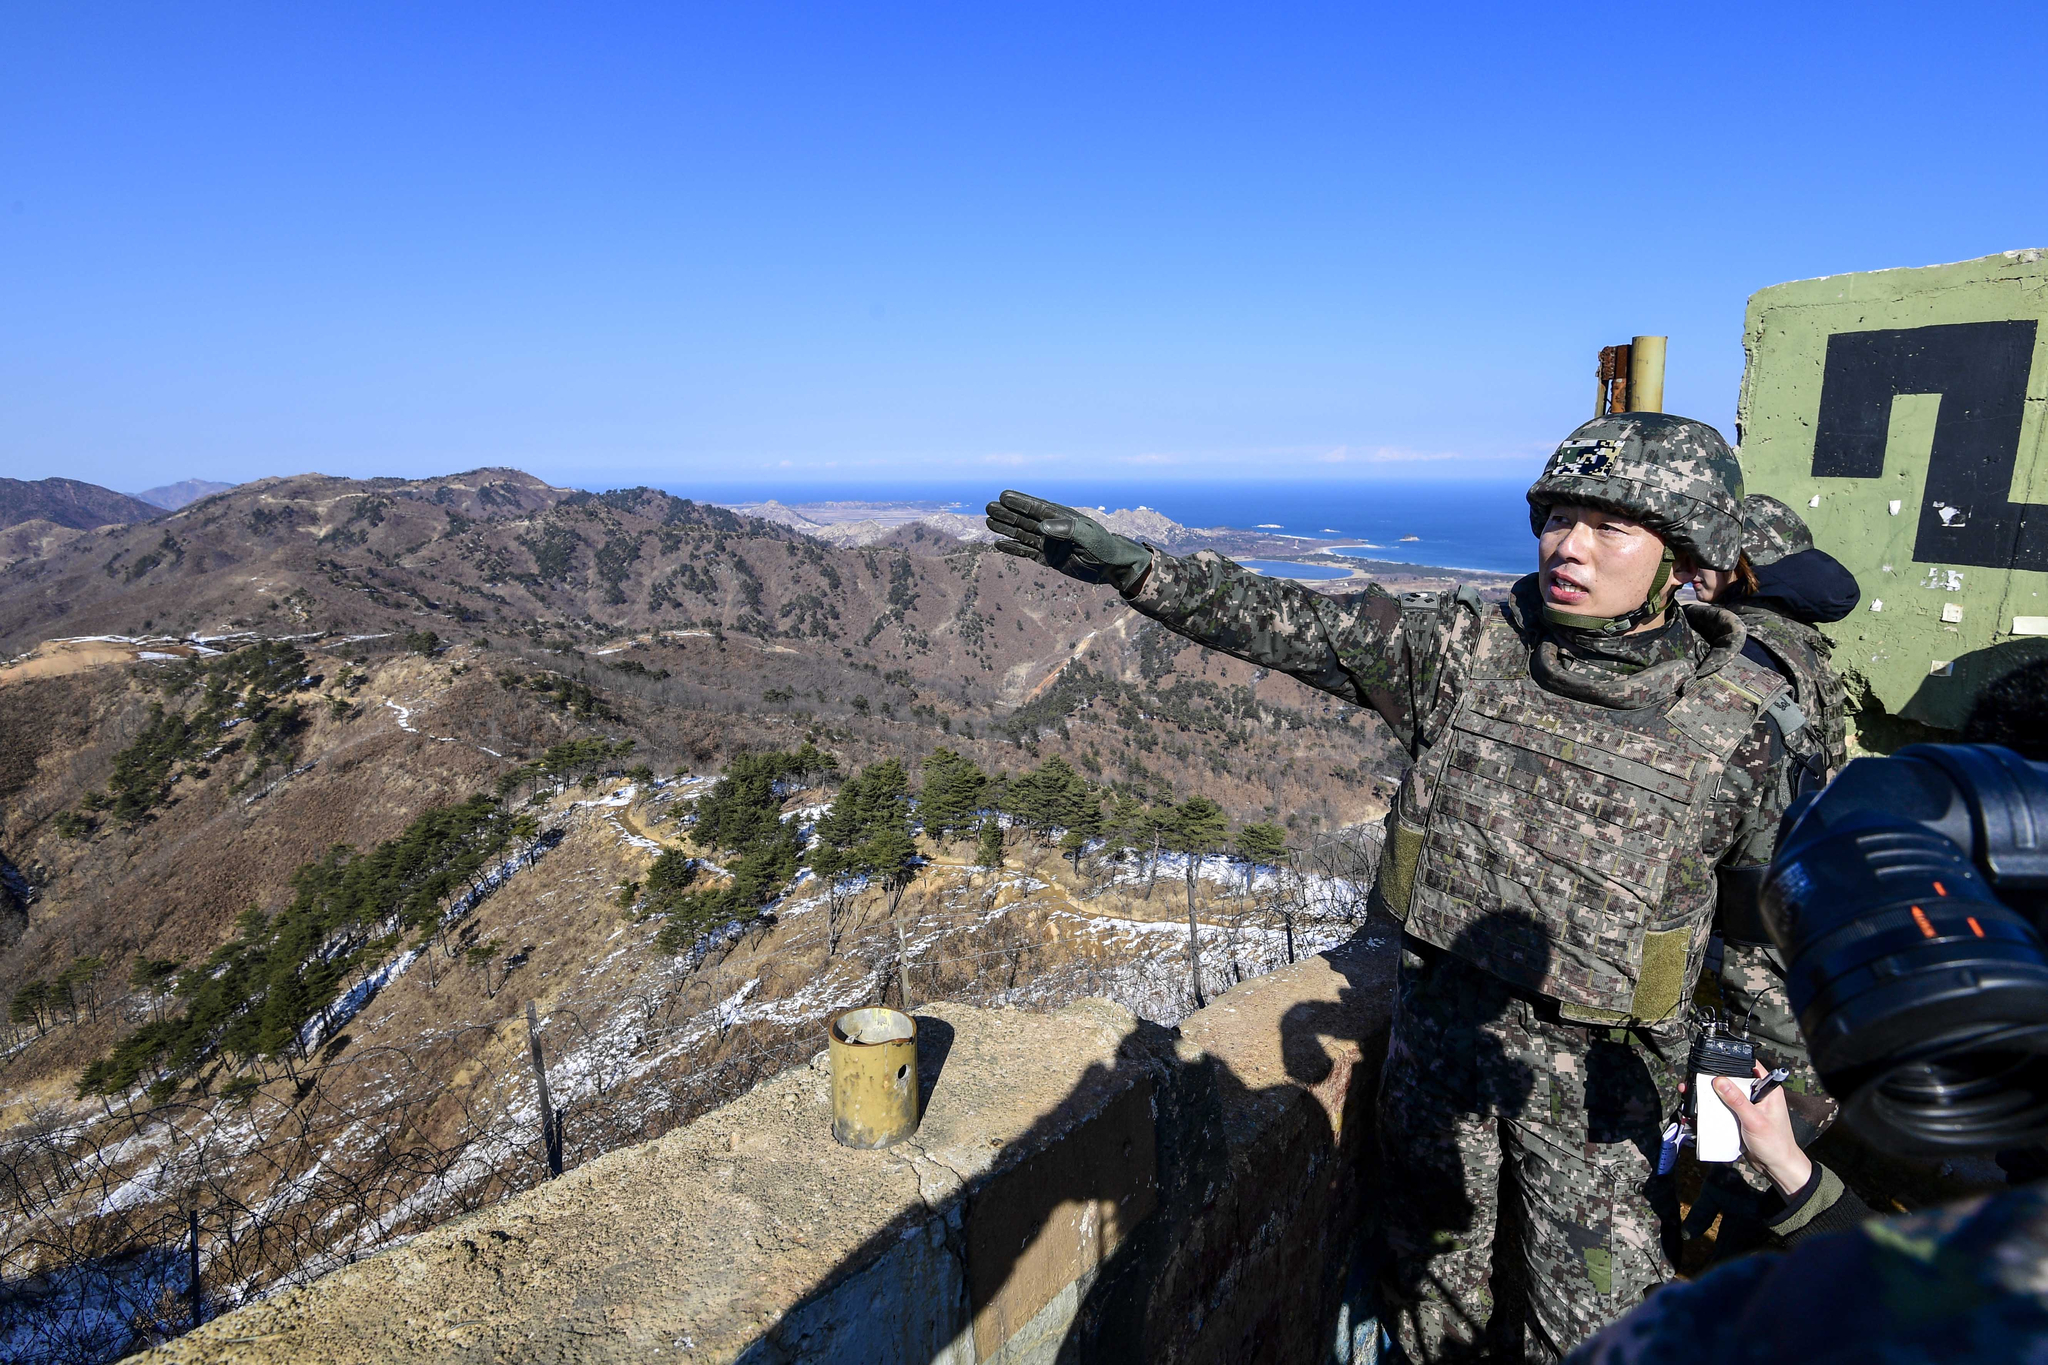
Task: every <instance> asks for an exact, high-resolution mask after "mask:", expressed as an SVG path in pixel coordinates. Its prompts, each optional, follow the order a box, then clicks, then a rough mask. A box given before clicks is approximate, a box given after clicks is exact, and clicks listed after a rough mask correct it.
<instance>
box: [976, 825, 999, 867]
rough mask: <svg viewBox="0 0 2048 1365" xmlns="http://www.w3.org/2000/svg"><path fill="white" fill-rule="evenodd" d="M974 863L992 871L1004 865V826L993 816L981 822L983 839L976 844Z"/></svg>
mask: <svg viewBox="0 0 2048 1365" xmlns="http://www.w3.org/2000/svg"><path fill="white" fill-rule="evenodd" d="M974 861H975V862H976V863H977V864H979V865H980V866H982V867H985V868H988V869H989V870H991V871H995V870H997V869H1000V868H1001V867H1002V865H1003V826H1002V823H1001V822H1000V821H999V820H997V819H996V817H995V816H993V815H990V816H987V817H985V818H984V819H983V820H982V822H981V838H980V839H979V840H978V841H977V843H976V844H975V849H974Z"/></svg>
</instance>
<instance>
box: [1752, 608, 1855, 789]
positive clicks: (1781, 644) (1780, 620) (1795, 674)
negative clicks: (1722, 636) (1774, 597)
mask: <svg viewBox="0 0 2048 1365" xmlns="http://www.w3.org/2000/svg"><path fill="white" fill-rule="evenodd" d="M1733 609H1734V611H1735V614H1736V615H1737V616H1740V617H1741V618H1742V624H1743V627H1744V628H1745V629H1746V630H1748V632H1749V638H1750V639H1752V640H1754V641H1756V642H1757V643H1758V644H1759V645H1762V646H1763V647H1764V649H1765V650H1766V651H1768V652H1769V654H1770V656H1771V658H1772V659H1773V660H1775V661H1776V663H1777V665H1778V669H1779V671H1780V672H1782V673H1783V674H1784V675H1785V676H1786V677H1787V678H1788V679H1789V680H1790V681H1791V683H1792V699H1793V700H1794V701H1795V702H1797V703H1798V704H1799V709H1800V710H1801V711H1803V712H1805V713H1806V725H1805V727H1804V728H1803V731H1802V732H1801V733H1798V734H1795V735H1794V736H1793V737H1792V739H1791V748H1792V750H1793V752H1794V753H1797V754H1801V755H1802V756H1803V755H1805V754H1807V753H1812V754H1813V755H1814V757H1815V758H1816V759H1818V761H1819V765H1820V767H1821V768H1822V770H1823V771H1822V772H1820V773H1818V774H1816V776H1818V777H1819V779H1820V780H1821V781H1822V782H1825V781H1827V780H1828V779H1830V778H1832V777H1834V775H1835V774H1836V773H1838V772H1840V771H1841V770H1842V765H1843V764H1845V763H1847V762H1848V761H1849V693H1848V689H1846V688H1845V687H1843V686H1842V678H1841V675H1840V674H1838V673H1836V672H1835V670H1834V666H1833V664H1831V663H1830V662H1829V658H1828V656H1829V654H1830V652H1831V651H1832V650H1833V649H1834V642H1833V641H1831V640H1829V639H1828V637H1827V636H1825V635H1823V634H1821V633H1820V631H1818V630H1816V629H1815V628H1814V627H1812V626H1810V625H1808V624H1806V623H1805V622H1804V621H1795V620H1794V619H1792V618H1791V617H1789V616H1786V615H1784V614H1783V613H1782V612H1777V611H1773V610H1772V609H1771V608H1770V607H1768V606H1766V605H1764V604H1762V603H1758V602H1750V601H1746V600H1743V599H1740V598H1738V599H1737V600H1736V601H1735V603H1734V604H1733Z"/></svg>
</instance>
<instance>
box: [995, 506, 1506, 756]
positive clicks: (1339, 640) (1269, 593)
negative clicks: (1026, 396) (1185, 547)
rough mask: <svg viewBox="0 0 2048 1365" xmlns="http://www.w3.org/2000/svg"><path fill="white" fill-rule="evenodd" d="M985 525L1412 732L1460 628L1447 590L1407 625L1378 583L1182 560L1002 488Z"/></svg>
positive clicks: (1012, 549)
mask: <svg viewBox="0 0 2048 1365" xmlns="http://www.w3.org/2000/svg"><path fill="white" fill-rule="evenodd" d="M988 525H989V529H990V530H993V531H997V532H1000V533H1001V534H1002V535H1004V536H1006V537H1008V539H1006V540H999V541H997V542H996V548H997V549H999V550H1002V551H1005V552H1006V553H1009V554H1014V555H1019V556H1021V557H1023V558H1027V559H1031V560H1035V561H1036V562H1038V563H1041V564H1048V565H1050V566H1052V567H1053V568H1056V569H1058V570H1059V571H1060V572H1062V573H1064V574H1067V575H1069V576H1070V577H1074V578H1079V579H1081V580H1082V581H1083V582H1089V583H1107V584H1109V585H1111V586H1113V587H1115V588H1116V589H1117V591H1118V592H1119V593H1121V594H1122V595H1123V598H1124V600H1125V601H1126V602H1128V603H1130V605H1131V606H1132V607H1134V608H1136V609H1137V610H1138V611H1141V612H1143V613H1144V614H1145V615H1147V616H1149V617H1151V618H1152V619H1153V620H1155V621H1157V622H1159V623H1160V624H1161V625H1163V626H1165V627H1167V628H1168V629H1169V630H1172V631H1174V632H1176V633H1178V634H1180V635H1184V636H1186V637H1187V638H1188V639H1190V640H1193V641H1194V642H1195V643H1197V644H1200V645H1206V646H1207V647H1209V648H1210V649H1218V650H1221V651H1223V652H1224V653H1226V654H1232V655H1235V656H1236V657H1238V658H1240V659H1244V660H1246V661H1247V662H1250V663H1255V664H1258V665H1260V666H1262V667H1265V668H1271V669H1275V670H1277V671H1279V672H1282V673H1286V674H1288V675H1290V676H1292V677H1295V678H1299V679H1300V680H1301V681H1303V682H1305V683H1307V684H1308V685H1309V686H1310V687H1315V688H1320V689H1321V690H1322V691H1325V692H1328V693H1331V694H1332V695H1334V696H1338V697H1341V698H1343V699H1344V700H1345V701H1348V702H1352V703H1355V704H1357V705H1359V706H1369V707H1371V708H1372V709H1373V710H1375V711H1378V712H1379V713H1380V714H1381V715H1382V716H1384V717H1385V718H1386V720H1387V722H1388V723H1389V724H1390V725H1392V726H1393V728H1394V730H1395V732H1396V733H1397V734H1399V735H1400V736H1401V737H1402V738H1403V740H1404V741H1405V740H1406V739H1407V738H1408V737H1409V735H1410V734H1411V733H1412V731H1413V727H1414V716H1415V714H1416V713H1417V712H1418V711H1420V710H1426V709H1427V706H1428V702H1429V699H1430V697H1431V695H1432V693H1433V688H1434V682H1435V677H1436V673H1437V663H1438V660H1439V659H1440V658H1441V657H1442V655H1443V653H1444V650H1445V649H1446V647H1447V643H1448V641H1449V640H1450V638H1451V636H1452V634H1453V629H1454V622H1455V617H1456V612H1457V603H1456V601H1455V600H1454V598H1453V597H1452V595H1450V594H1444V595H1443V597H1442V598H1441V599H1439V600H1437V601H1432V602H1429V603H1425V604H1418V605H1417V606H1415V607H1413V608H1411V610H1410V611H1409V613H1408V615H1409V618H1410V619H1409V622H1408V625H1407V628H1406V629H1405V630H1404V629H1403V623H1402V615H1403V609H1402V604H1401V602H1400V601H1399V600H1398V599H1396V598H1395V597H1394V596H1393V595H1392V594H1391V593H1389V592H1387V591H1386V589H1384V588H1382V587H1380V586H1379V585H1377V584H1374V585H1372V586H1370V587H1368V588H1367V589H1366V590H1365V591H1364V592H1362V593H1355V594H1352V595H1350V596H1346V597H1326V596H1324V595H1323V594H1321V593H1318V592H1314V591H1311V590H1310V589H1308V588H1305V587H1303V586H1302V585H1301V584H1299V583H1290V582H1288V581H1287V580H1285V579H1276V578H1267V577H1264V576H1262V575H1260V574H1256V573H1253V572H1252V571H1251V570H1249V569H1245V568H1242V567H1240V566H1238V565H1236V564H1233V563H1232V562H1231V561H1229V560H1228V559H1225V558H1224V557H1223V556H1221V555H1218V554H1213V553H1210V552H1209V551H1207V550H1204V551H1200V552H1198V553H1196V554H1193V555H1190V556H1188V557H1187V558H1185V559H1180V558H1176V557H1175V556H1173V555H1169V554H1165V553H1163V552H1162V551H1159V550H1155V549H1151V548H1149V547H1147V546H1144V545H1140V544H1139V543H1138V542H1136V541H1134V540H1129V539H1126V538H1125V537H1123V536H1119V535H1116V534H1114V533H1113V532H1111V531H1109V530H1107V529H1105V528H1104V527H1103V526H1101V525H1100V524H1099V523H1097V522H1095V521H1094V520H1093V519H1091V518H1089V517H1088V516H1086V515H1085V514H1083V513H1081V512H1077V511H1075V510H1074V509H1073V508H1071V507H1065V506H1062V505H1061V504H1059V503H1054V502H1047V501H1045V500H1044V499H1042V498H1034V497H1032V496H1030V495H1029V494H1026V493H1018V492H1014V491H1012V492H1006V493H1004V494H1003V496H1002V498H1001V499H1000V500H999V501H996V502H992V503H990V504H989V505H988ZM1467 614H1468V615H1469V614H1470V613H1467Z"/></svg>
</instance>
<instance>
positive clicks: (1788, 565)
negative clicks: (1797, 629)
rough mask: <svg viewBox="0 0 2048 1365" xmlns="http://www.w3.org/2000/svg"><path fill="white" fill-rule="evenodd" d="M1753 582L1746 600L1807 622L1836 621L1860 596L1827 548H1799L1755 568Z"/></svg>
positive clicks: (1851, 608) (1853, 606)
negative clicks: (1792, 553)
mask: <svg viewBox="0 0 2048 1365" xmlns="http://www.w3.org/2000/svg"><path fill="white" fill-rule="evenodd" d="M1756 585H1757V586H1756V591H1755V592H1754V593H1751V594H1750V595H1749V596H1748V597H1747V598H1746V599H1744V600H1745V601H1748V602H1755V603H1758V604H1759V605H1763V606H1768V607H1770V608H1772V609H1773V610H1775V611H1777V612H1778V613H1779V614H1780V615H1783V616H1789V617H1791V618H1792V619H1793V620H1795V621H1804V622H1806V623H1807V624H1808V625H1820V624H1821V623H1822V622H1825V621H1839V620H1841V619H1842V618H1843V617H1844V616H1847V615H1848V614H1849V613H1850V612H1852V611H1854V610H1856V604H1857V602H1859V601H1861V600H1862V598H1863V590H1862V589H1861V588H1859V587H1857V586H1856V576H1855V575H1854V574H1852V573H1850V572H1849V571H1848V570H1847V569H1845V568H1843V567H1842V562H1841V561H1840V560H1838V559H1836V558H1835V557H1834V556H1833V555H1831V554H1829V553H1828V552H1827V551H1826V550H1801V551H1800V552H1799V553H1798V554H1796V555H1786V556H1785V557H1784V558H1783V559H1781V560H1779V561H1778V562H1777V563H1775V564H1765V565H1762V566H1760V567H1759V568H1758V569H1757V570H1756Z"/></svg>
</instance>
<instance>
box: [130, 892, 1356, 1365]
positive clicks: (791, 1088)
mask: <svg viewBox="0 0 2048 1365" xmlns="http://www.w3.org/2000/svg"><path fill="white" fill-rule="evenodd" d="M1395 939H1396V934H1395V932H1394V931H1393V930H1391V929H1390V928H1380V929H1378V930H1368V931H1366V932H1365V933H1362V934H1360V935H1359V936H1357V937H1356V938H1355V939H1353V940H1352V941H1351V942H1350V943H1349V944H1347V945H1346V946H1345V947H1344V948H1343V949H1340V950H1337V951H1334V952H1332V953H1329V954H1325V955H1323V956H1320V957H1316V958H1311V959H1308V960H1307V961H1304V962H1301V963H1297V964H1295V965H1293V966H1291V967H1287V968H1284V969H1282V970H1280V971H1276V972H1273V973H1271V974H1270V975H1267V976H1263V977H1258V978H1254V979H1252V980H1250V981H1247V982H1244V983H1243V984H1241V985H1239V986H1237V987H1236V988H1234V989H1232V990H1231V991H1229V992H1227V993H1226V994H1224V995H1223V996H1221V997H1219V998H1218V999H1217V1000H1216V1001H1215V1002H1214V1003H1213V1004H1211V1005H1210V1006H1209V1008H1207V1009H1206V1010H1202V1011H1199V1012H1198V1013H1196V1014H1195V1015H1193V1016H1192V1017H1190V1018H1189V1019H1188V1020H1187V1021H1186V1023H1184V1024H1183V1025H1182V1027H1181V1029H1180V1030H1179V1036H1178V1037H1176V1036H1174V1035H1173V1034H1172V1033H1171V1032H1169V1031H1167V1030H1164V1029H1160V1028H1158V1027H1157V1026H1153V1025H1147V1024H1144V1023H1142V1022H1140V1021H1138V1020H1137V1019H1135V1018H1133V1017H1132V1016H1131V1015H1130V1014H1128V1013H1127V1012H1125V1011H1124V1010H1122V1009H1121V1008H1119V1007H1118V1006H1115V1005H1113V1004H1110V1003H1109V1002H1106V1001H1083V1002H1081V1003H1079V1004H1076V1005H1073V1006H1070V1007H1068V1008H1066V1009H1064V1010H1061V1011H1059V1012H1057V1013H1054V1014H1049V1015H1044V1014H1031V1013H1026V1012H1022V1011H1013V1010H980V1009H973V1008H968V1007H965V1006H956V1005H936V1006H932V1007H930V1008H929V1009H927V1010H923V1011H920V1016H921V1018H922V1019H923V1021H924V1022H923V1024H922V1025H921V1028H920V1034H921V1039H920V1042H921V1047H920V1052H919V1071H920V1073H921V1080H922V1082H923V1084H924V1086H925V1088H926V1089H927V1091H928V1099H927V1101H926V1110H925V1114H924V1119H923V1123H922V1125H921V1127H920V1128H919V1130H918V1132H917V1134H916V1136H915V1137H913V1138H911V1139H910V1140H908V1141H906V1142H904V1143H901V1144H899V1145H898V1146H896V1147H894V1148H891V1149H888V1150H885V1151H877V1152H855V1151H850V1150H848V1149H845V1148H842V1147H839V1146H838V1145H837V1144H835V1143H834V1142H833V1141H832V1138H831V1135H830V1132H829V1125H830V1096H829V1076H828V1074H827V1072H826V1069H825V1063H824V1061H823V1058H822V1055H821V1057H820V1058H819V1059H818V1060H816V1061H814V1062H813V1063H812V1064H811V1065H809V1066H806V1067H798V1068H795V1069H792V1070H790V1071H787V1072H784V1073H783V1074H782V1075H780V1076H777V1077H775V1078H773V1079H772V1080H769V1081H767V1082H764V1083H763V1084H762V1085H760V1086H759V1087H757V1088H756V1089H755V1090H753V1091H752V1092H750V1093H749V1094H747V1095H746V1096H744V1097H742V1098H740V1099H739V1100H736V1101H734V1102H733V1103H731V1104H729V1105H726V1106H724V1107H723V1108H721V1109H718V1110H716V1111H714V1112H712V1113H710V1114H707V1115H705V1116H704V1117H703V1118H701V1119H699V1120H698V1121H697V1122H695V1123H692V1124H690V1125H689V1126H688V1127H686V1128H683V1129H680V1130H678V1131H676V1132H674V1133H671V1134H669V1135H668V1136H666V1137H664V1138H661V1139H659V1140H657V1141H655V1142H650V1143H646V1144H643V1145H641V1146H639V1147H634V1148H630V1149H626V1150H622V1151H618V1152H613V1153H610V1154H608V1155H606V1156H604V1157H602V1158H600V1159H598V1160H596V1161H593V1162H591V1163H590V1164H589V1165H587V1166H584V1167H582V1168H580V1169H578V1170H576V1171H573V1172H571V1173H570V1174H569V1175H567V1176H565V1177H564V1178H562V1179H560V1180H557V1181H554V1182H552V1183H550V1184H548V1185H545V1186H543V1187H541V1188H539V1189H535V1190H532V1191H529V1192H527V1193H525V1194H523V1195H520V1196H517V1197H515V1198H513V1199H510V1200H507V1201H505V1202H504V1203H502V1204H500V1205H497V1206H495V1207H493V1208H491V1209H488V1210H485V1211H483V1212H481V1213H478V1214H475V1215H472V1216H469V1217H467V1218H463V1219H459V1220H457V1221H455V1222H453V1223H449V1224H447V1225H444V1226H442V1227H439V1228H436V1229H434V1230H432V1231H430V1232H428V1233H426V1234H423V1235H421V1236H420V1237H417V1238H415V1239H413V1240H412V1241H410V1242H408V1243H407V1244H405V1245H404V1246H401V1247H398V1248H395V1249H393V1250H390V1251H387V1252H384V1253H382V1254H380V1255H377V1256H375V1257H371V1258H369V1259H367V1260H365V1261H362V1262H360V1263H358V1264H356V1265H352V1266H348V1267H344V1268H342V1269H339V1270H336V1271H334V1272H333V1273H331V1274H329V1275H327V1276H325V1277H323V1278H322V1279H319V1280H317V1281H315V1282H313V1283H312V1284H310V1285H308V1286H304V1287H301V1288H295V1289H290V1290H286V1291H284V1292H282V1293H279V1294H277V1295H274V1296H273V1297H271V1298H269V1299H266V1300H264V1301H263V1302H261V1303H257V1304H253V1305H250V1306H248V1307H246V1308H243V1309H240V1310H238V1311H236V1312H234V1313H230V1314H227V1315H225V1316H223V1317H221V1318H219V1319H216V1320H215V1321H213V1322H210V1323H208V1324H206V1325H205V1326H204V1327H202V1328H200V1329H199V1330H197V1331H195V1332H193V1333H191V1334H190V1335H188V1336H185V1337H182V1338H180V1339H178V1340H177V1341H175V1342H172V1343H171V1344H170V1345H169V1346H167V1347H165V1348H163V1349H162V1350H161V1351H160V1352H158V1353H156V1355H155V1356H154V1357H153V1358H156V1359H162V1360H177V1361H192V1362H197V1361H221V1362H225V1361H238V1362H273V1361H275V1362H284V1361H292V1362H328V1361H332V1362H344V1361H346V1362H357V1361H363V1360H379V1361H400V1362H402V1361H415V1360H419V1361H424V1360H435V1361H446V1360H453V1361H486V1360H489V1361H502V1360H554V1359H562V1360H572V1359H573V1360H625V1359H633V1360H648V1359H674V1360H688V1361H744V1362H748V1363H749V1365H770V1363H771V1362H772V1363H774V1365H783V1363H785V1362H787V1363H789V1365H795V1363H796V1362H805V1363H807V1365H808V1363H810V1362H848V1363H849V1365H851V1363H852V1362H861V1363H862V1365H895V1363H896V1362H902V1363H903V1365H927V1363H928V1362H939V1361H943V1362H948V1365H969V1363H970V1362H983V1361H1000V1362H1005V1365H1011V1363H1014V1365H1022V1363H1023V1362H1051V1361H1053V1360H1055V1359H1057V1358H1059V1357H1060V1356H1061V1354H1062V1351H1063V1349H1064V1350H1068V1351H1071V1350H1074V1349H1076V1348H1079V1349H1081V1350H1084V1351H1086V1352H1088V1353H1090V1354H1094V1355H1096V1356H1098V1357H1099V1358H1115V1359H1127V1360H1133V1361H1139V1360H1143V1361H1161V1362H1166V1361H1172V1362H1181V1361H1186V1362H1210V1361H1214V1362H1224V1361H1238V1360H1250V1359H1304V1360H1307V1359H1321V1358H1324V1357H1325V1356H1326V1355H1327V1354H1328V1353H1329V1351H1330V1347H1331V1343H1332V1340H1333V1334H1335V1333H1336V1332H1337V1331H1339V1330H1340V1329H1339V1323H1340V1321H1341V1320H1342V1319H1343V1317H1344V1315H1345V1314H1346V1312H1347V1311H1348V1310H1347V1306H1346V1296H1347V1293H1353V1292H1355V1285H1356V1271H1357V1267H1356V1265H1355V1264H1354V1262H1355V1258H1356V1256H1357V1253H1358V1250H1359V1248H1358V1244H1357V1239H1356V1237H1355V1233H1354V1230H1355V1228H1356V1226H1357V1223H1358V1215H1359V1212H1360V1204H1361V1200H1362V1197H1363V1187H1364V1181H1365V1178H1366V1176H1367V1166H1366V1153H1367V1152H1368V1151H1369V1149H1370V1142H1371V1131H1370V1130H1371V1121H1370V1115H1371V1112H1372V1098H1373V1092H1374V1090H1375V1089H1376V1085H1377V1078H1378V1071H1379V1059H1380V1056H1381V1053H1382V1050H1383V1047H1384V1040H1385V1029H1386V1022H1387V1016H1388V1005H1389V995H1390V991H1391V985H1392V971H1393V953H1394V942H1395Z"/></svg>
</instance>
